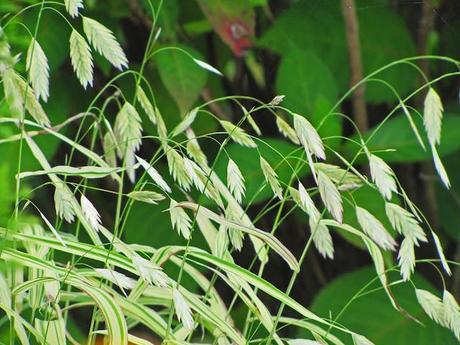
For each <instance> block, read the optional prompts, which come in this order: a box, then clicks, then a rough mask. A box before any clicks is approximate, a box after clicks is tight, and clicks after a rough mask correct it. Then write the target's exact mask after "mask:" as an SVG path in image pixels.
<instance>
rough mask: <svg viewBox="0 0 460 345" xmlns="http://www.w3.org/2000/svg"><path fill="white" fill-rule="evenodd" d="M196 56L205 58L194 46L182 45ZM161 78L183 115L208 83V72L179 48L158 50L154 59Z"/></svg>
mask: <svg viewBox="0 0 460 345" xmlns="http://www.w3.org/2000/svg"><path fill="white" fill-rule="evenodd" d="M180 48H181V49H184V50H186V51H187V52H188V53H190V54H191V55H192V56H193V57H194V58H198V59H200V60H203V58H202V57H201V55H200V54H199V53H198V52H196V51H194V50H193V49H192V48H189V47H185V46H180ZM154 61H155V63H156V65H157V68H158V72H159V73H160V77H161V80H162V81H163V83H164V85H165V86H166V89H167V90H168V92H169V93H170V94H171V96H172V97H173V98H174V100H175V101H176V103H177V105H178V107H179V109H180V111H181V113H182V115H185V113H186V112H187V111H189V110H190V109H191V107H192V106H193V104H194V103H195V102H196V101H197V99H198V97H199V96H200V93H201V90H202V89H203V87H204V86H205V84H206V77H207V72H206V71H205V70H204V69H203V68H201V67H200V66H198V65H197V64H196V63H195V62H194V61H193V59H192V58H191V57H190V56H189V55H188V54H186V53H184V52H183V51H181V50H178V49H166V50H162V51H160V52H158V53H157V54H156V55H155V59H154Z"/></svg>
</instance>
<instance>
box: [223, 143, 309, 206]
mask: <svg viewBox="0 0 460 345" xmlns="http://www.w3.org/2000/svg"><path fill="white" fill-rule="evenodd" d="M264 142H265V144H263V143H259V144H258V146H259V151H260V153H261V155H262V157H263V158H264V159H265V160H266V161H267V162H268V163H269V164H270V165H271V167H272V168H274V169H275V171H276V173H277V174H278V177H279V180H280V181H281V182H282V183H281V186H282V187H283V189H284V187H285V186H284V185H283V183H289V180H290V178H291V176H292V174H293V170H292V169H294V168H295V167H296V165H297V163H298V158H299V157H300V156H301V155H302V150H301V148H300V147H298V146H295V145H292V144H289V143H287V142H286V141H282V140H278V139H268V138H264ZM226 151H227V153H228V155H229V156H230V158H231V159H232V160H233V161H235V163H236V164H237V165H238V167H239V168H240V170H241V173H242V175H243V177H244V179H245V185H246V196H245V198H244V199H243V204H246V203H248V202H250V201H251V200H252V198H253V197H254V196H255V194H256V193H257V191H259V189H260V187H261V186H263V185H264V183H265V178H264V175H263V173H262V170H261V168H260V159H259V154H258V153H257V150H255V149H252V148H247V147H242V146H241V145H238V144H233V143H232V144H229V145H228V146H227V147H226ZM227 164H228V158H227V156H226V155H221V156H220V158H219V160H218V161H217V162H216V166H215V170H216V172H217V174H218V175H219V176H220V177H221V179H222V181H226V179H227V176H226V173H227ZM307 172H309V170H308V169H307V168H306V165H305V164H302V168H300V169H299V172H298V176H299V178H301V177H302V176H305V175H306V174H307ZM271 197H273V192H272V190H271V189H270V187H268V186H265V188H264V189H263V190H262V191H261V192H260V193H258V194H257V196H256V197H255V198H254V201H253V202H261V201H263V200H266V199H268V198H271Z"/></svg>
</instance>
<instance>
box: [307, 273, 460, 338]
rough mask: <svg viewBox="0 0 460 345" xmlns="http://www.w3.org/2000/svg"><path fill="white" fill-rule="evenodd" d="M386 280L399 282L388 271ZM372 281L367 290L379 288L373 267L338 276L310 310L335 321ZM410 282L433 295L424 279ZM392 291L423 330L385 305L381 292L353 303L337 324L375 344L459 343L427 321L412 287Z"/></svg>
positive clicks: (368, 295)
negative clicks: (345, 307) (388, 278)
mask: <svg viewBox="0 0 460 345" xmlns="http://www.w3.org/2000/svg"><path fill="white" fill-rule="evenodd" d="M391 273H393V274H391ZM389 277H390V278H391V279H390V280H391V281H393V280H398V279H400V277H399V276H398V274H397V273H395V272H390V274H389ZM374 278H375V282H374V283H373V284H371V286H370V287H369V288H368V289H367V291H368V290H372V289H375V288H378V287H379V282H378V279H377V277H376V273H375V270H374V269H373V268H364V269H360V270H358V271H354V272H351V273H347V274H344V275H342V276H340V277H339V278H337V279H335V280H334V281H332V282H331V283H330V284H328V285H327V286H326V287H325V288H324V289H323V290H322V291H321V292H320V293H319V295H318V296H316V298H315V300H314V301H313V305H312V307H311V310H312V311H313V312H314V313H316V314H318V315H320V316H322V317H326V318H330V317H332V318H333V319H334V318H335V317H337V316H338V314H339V312H340V311H341V310H342V308H343V307H344V306H345V305H346V304H347V303H348V302H349V301H350V299H351V298H352V297H353V296H354V295H355V294H356V293H357V292H358V291H359V290H360V289H361V288H363V287H364V286H365V285H366V284H367V283H369V282H370V281H371V280H372V279H374ZM413 281H414V283H415V285H416V286H417V288H421V289H426V290H430V291H433V292H434V289H433V287H432V286H431V285H430V284H429V283H428V282H427V281H426V280H424V279H423V278H421V277H417V276H415V277H414V279H413ZM392 291H393V293H394V296H395V299H396V300H397V301H398V302H399V303H400V305H401V306H402V308H404V309H405V310H406V311H407V312H409V313H410V314H411V315H412V316H414V317H415V318H417V319H418V320H420V321H421V322H423V324H424V325H425V327H424V326H422V325H419V324H417V323H416V322H414V321H412V320H410V319H408V318H407V317H405V316H403V315H401V314H399V313H398V312H397V311H396V310H395V309H394V308H393V307H392V306H391V304H390V303H389V302H388V296H386V294H385V292H384V291H383V290H382V289H380V290H377V291H375V292H372V293H369V294H367V295H364V296H362V297H360V298H357V299H356V300H354V301H353V302H352V303H351V304H350V305H349V306H348V308H347V309H346V310H345V311H344V313H343V314H342V315H341V317H340V318H339V319H338V320H336V321H337V322H339V323H340V324H342V325H343V326H344V327H347V328H349V329H352V330H353V331H355V332H357V333H360V334H362V335H364V336H366V337H367V338H369V340H371V341H373V342H374V343H375V344H392V345H406V344H410V343H414V344H417V345H424V344H427V345H428V344H429V345H431V344H446V345H447V344H458V342H457V341H456V339H455V337H454V335H453V334H451V333H450V332H449V331H448V330H446V329H444V328H442V327H441V326H438V325H436V324H435V323H434V322H433V321H431V320H430V319H429V318H428V316H427V315H426V314H425V313H424V311H423V310H422V308H421V307H420V306H419V305H418V303H417V300H416V297H415V292H414V288H413V287H412V286H411V285H410V284H403V285H397V286H394V287H392ZM438 295H439V293H438ZM332 333H333V334H335V335H336V336H338V337H339V338H340V339H341V340H343V341H344V342H345V344H351V343H352V341H351V339H350V338H349V336H344V335H343V333H342V334H340V333H336V332H335V331H332Z"/></svg>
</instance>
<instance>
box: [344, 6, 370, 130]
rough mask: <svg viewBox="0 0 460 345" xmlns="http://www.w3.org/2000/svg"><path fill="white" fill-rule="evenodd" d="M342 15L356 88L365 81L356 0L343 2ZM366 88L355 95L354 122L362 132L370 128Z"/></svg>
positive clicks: (360, 88)
mask: <svg viewBox="0 0 460 345" xmlns="http://www.w3.org/2000/svg"><path fill="white" fill-rule="evenodd" d="M342 13H343V17H344V19H345V31H346V36H347V44H348V56H349V59H350V63H349V64H350V74H351V76H350V84H351V86H354V85H356V84H358V83H359V82H360V81H361V80H362V79H363V65H362V61H361V44H360V40H359V22H358V17H357V15H356V7H355V1H354V0H342ZM365 92H366V89H365V86H364V85H360V86H358V87H357V88H356V90H355V92H354V94H353V100H352V102H353V114H354V115H353V120H354V121H355V123H356V126H357V127H358V129H359V130H360V131H361V132H365V131H367V129H368V128H369V124H368V119H367V110H366V99H365Z"/></svg>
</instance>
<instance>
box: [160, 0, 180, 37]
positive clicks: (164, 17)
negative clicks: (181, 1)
mask: <svg viewBox="0 0 460 345" xmlns="http://www.w3.org/2000/svg"><path fill="white" fill-rule="evenodd" d="M178 16H179V6H178V4H177V0H168V1H164V2H163V6H162V7H161V11H160V13H159V17H158V25H159V27H161V31H162V37H163V38H167V39H174V37H175V36H176V25H177V19H178Z"/></svg>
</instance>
